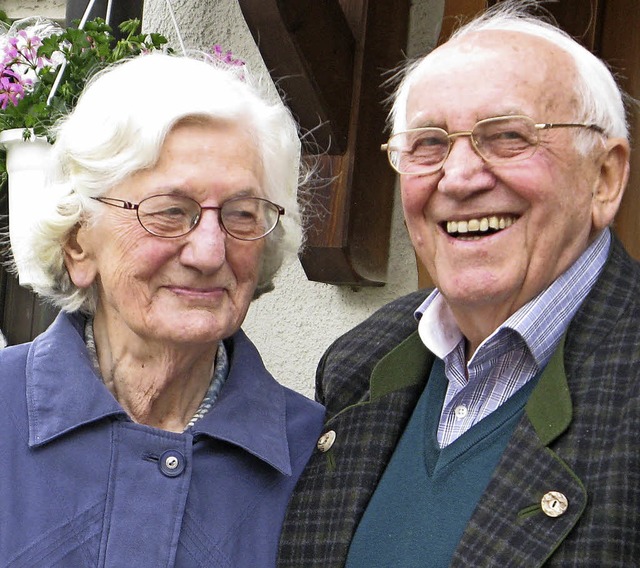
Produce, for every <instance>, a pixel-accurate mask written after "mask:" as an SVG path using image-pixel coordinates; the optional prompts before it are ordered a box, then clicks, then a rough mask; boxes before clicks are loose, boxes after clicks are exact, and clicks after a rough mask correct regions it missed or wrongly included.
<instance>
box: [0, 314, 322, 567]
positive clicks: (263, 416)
mask: <svg viewBox="0 0 640 568" xmlns="http://www.w3.org/2000/svg"><path fill="white" fill-rule="evenodd" d="M83 326H84V321H83V318H82V317H80V316H78V315H69V314H64V313H62V314H60V315H59V316H58V318H57V319H56V321H55V322H54V323H53V324H52V326H51V327H50V328H49V329H48V330H47V331H46V332H45V333H44V334H42V335H41V336H40V337H38V338H37V339H36V340H35V341H33V342H32V343H29V344H24V345H18V346H15V347H8V348H6V349H4V350H2V351H0V392H1V393H2V394H1V396H0V433H1V434H0V455H1V456H3V458H4V460H3V461H4V464H3V465H4V467H2V468H0V567H2V568H4V567H9V566H10V567H11V568H18V567H25V568H38V567H44V566H46V567H48V568H51V567H63V566H64V567H67V568H68V567H73V568H82V567H85V566H86V567H89V566H91V567H92V568H93V567H97V566H100V567H102V566H105V567H123V568H124V567H127V568H133V567H135V568H145V567H149V568H160V567H173V566H176V567H204V566H206V567H207V568H212V567H231V566H233V567H244V566H246V567H268V566H274V564H275V557H276V547H277V540H278V534H279V531H280V527H281V524H282V519H283V515H284V510H285V507H286V504H287V501H288V499H289V495H290V493H291V491H292V489H293V487H294V485H295V483H296V480H297V479H298V477H299V475H300V472H301V471H302V468H303V467H304V465H305V463H306V461H307V459H308V457H309V455H310V454H311V451H312V449H313V447H314V445H315V443H316V440H317V438H318V434H319V430H320V428H321V425H322V419H323V416H324V411H323V409H322V407H321V406H320V405H318V404H316V403H314V402H313V401H311V400H308V399H306V398H304V397H303V396H301V395H299V394H296V393H294V392H292V391H290V390H289V389H286V388H285V387H283V386H281V385H279V384H278V383H277V382H276V381H275V380H274V379H273V377H271V375H270V374H269V373H268V372H267V371H266V370H265V368H264V366H263V364H262V361H261V359H260V356H259V355H258V352H257V350H256V349H255V347H254V346H253V345H252V344H251V342H250V341H249V340H248V339H247V337H246V336H245V335H244V333H243V332H241V331H240V332H238V333H236V334H235V335H234V336H233V337H232V338H231V339H230V340H228V341H227V342H226V344H227V347H228V351H229V353H230V370H229V377H228V379H227V381H226V383H225V385H224V387H223V389H222V391H221V393H220V396H219V398H218V400H217V401H216V404H215V406H214V407H213V408H212V410H211V411H210V412H209V413H208V414H207V415H205V417H204V418H202V419H201V420H199V421H198V422H196V424H195V425H194V426H193V427H192V428H191V429H189V430H188V431H187V432H186V433H183V434H176V433H171V432H165V431H162V430H157V429H154V428H151V427H147V426H143V425H140V424H136V423H134V422H132V421H131V420H130V419H129V417H128V416H127V415H126V413H125V412H124V411H123V409H122V407H121V406H120V405H119V404H118V402H117V401H116V400H115V399H114V398H113V396H112V395H111V394H110V393H109V391H108V390H107V389H106V388H105V386H104V385H103V383H102V381H101V380H100V378H99V377H97V376H96V374H95V373H94V371H93V369H92V366H91V362H90V360H89V356H88V353H87V350H86V347H85V345H84V340H83Z"/></svg>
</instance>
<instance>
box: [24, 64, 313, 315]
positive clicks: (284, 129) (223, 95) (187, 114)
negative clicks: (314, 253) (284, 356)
mask: <svg viewBox="0 0 640 568" xmlns="http://www.w3.org/2000/svg"><path fill="white" fill-rule="evenodd" d="M214 63H215V62H214ZM214 63H212V62H207V61H205V59H204V58H202V59H197V58H194V57H181V56H171V55H166V54H160V53H150V54H146V55H141V56H138V57H135V58H133V59H130V60H126V61H124V62H120V63H118V64H116V65H114V66H113V67H111V68H109V69H107V70H105V71H103V72H101V73H99V74H98V75H97V76H96V77H94V78H93V79H92V80H91V81H90V82H89V84H88V85H87V87H86V88H85V90H84V91H83V94H82V95H81V97H80V99H79V100H78V104H77V106H76V108H75V109H74V111H73V112H72V113H71V114H70V115H69V116H68V117H66V118H65V119H63V120H62V121H61V122H60V124H59V125H58V127H57V129H56V132H55V137H56V142H55V144H54V147H53V160H52V162H53V164H54V170H55V171H54V173H53V175H52V176H51V179H52V181H51V182H50V183H51V190H52V191H54V192H55V193H56V194H57V195H61V197H60V198H59V199H58V200H57V202H56V203H55V204H54V209H53V210H52V211H51V212H50V214H48V215H44V216H43V220H42V221H41V222H40V223H38V229H37V230H36V231H35V232H34V235H33V239H32V240H33V243H32V250H33V255H34V260H35V262H36V263H37V265H38V266H39V267H40V268H41V269H42V271H43V272H44V275H45V276H46V284H44V285H38V286H35V287H34V288H35V291H36V292H37V293H38V294H39V295H41V296H43V297H45V298H48V299H49V300H50V301H51V302H52V303H53V304H54V305H56V306H58V307H60V308H62V309H64V310H66V311H76V310H82V311H86V312H89V313H91V312H93V311H94V310H95V307H96V301H97V290H96V286H95V285H94V286H93V287H92V288H89V289H81V288H78V287H76V286H75V285H74V284H73V282H72V281H71V279H70V278H69V275H68V273H67V270H66V267H65V264H64V252H63V246H64V245H65V243H66V242H67V240H68V238H69V236H70V235H71V233H72V231H73V230H74V229H75V228H76V227H77V226H78V224H79V223H80V222H85V221H86V222H90V221H91V219H92V218H94V217H95V216H97V215H99V214H100V210H99V209H98V208H99V207H100V205H99V204H97V202H95V201H94V200H92V199H91V198H92V197H99V196H101V195H104V194H105V193H106V192H107V191H108V190H109V189H110V188H112V187H114V186H115V185H117V184H118V183H120V182H122V181H123V180H124V179H125V178H127V177H129V176H130V175H132V174H134V173H135V172H138V171H140V170H143V169H145V168H150V167H152V166H153V165H154V164H155V163H156V162H157V160H158V158H159V155H160V151H161V148H162V145H163V143H164V140H165V138H166V136H167V134H168V133H169V132H170V131H171V129H172V128H173V127H175V126H176V125H177V124H178V123H180V122H182V121H185V120H203V121H208V120H211V121H216V122H219V121H225V122H232V123H235V124H240V125H241V126H242V127H243V128H245V129H246V130H247V131H248V132H249V133H250V134H251V136H252V138H253V139H254V140H255V143H256V147H257V149H258V153H259V155H260V158H261V161H262V165H263V172H264V180H263V184H264V186H263V187H264V191H265V196H266V197H267V198H268V199H270V200H272V201H274V202H276V203H278V204H279V205H281V206H283V207H284V208H285V210H286V214H285V215H284V216H283V217H282V218H281V222H280V224H279V225H278V227H277V228H276V230H275V231H273V232H272V233H271V234H270V235H268V236H267V237H266V244H265V252H264V257H263V265H262V270H261V274H260V278H259V282H258V288H257V290H256V296H257V295H259V294H260V293H263V292H266V291H269V290H271V289H272V288H273V284H272V280H273V277H274V275H275V274H276V272H277V271H278V269H279V268H280V266H281V264H282V261H283V258H284V255H285V253H289V254H291V253H293V254H295V253H296V252H297V250H298V248H299V247H300V244H301V239H302V231H301V227H300V218H299V211H298V204H297V190H298V186H299V183H300V182H301V180H302V179H303V178H302V172H301V159H300V141H299V137H298V130H297V127H296V124H295V121H294V120H293V118H292V116H291V114H290V112H289V111H288V110H287V109H286V108H285V106H284V105H283V104H282V103H280V101H276V102H270V101H269V98H268V96H267V95H265V94H262V93H261V92H260V91H259V89H258V87H257V86H256V85H253V84H251V83H250V81H249V78H248V77H247V76H246V74H244V75H241V74H239V73H238V69H237V68H234V67H233V66H221V65H216V64H214Z"/></svg>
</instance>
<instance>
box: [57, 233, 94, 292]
mask: <svg viewBox="0 0 640 568" xmlns="http://www.w3.org/2000/svg"><path fill="white" fill-rule="evenodd" d="M64 264H65V266H66V267H67V272H68V273H69V277H70V278H71V281H72V282H73V283H74V284H75V285H76V286H77V287H78V288H89V287H90V286H91V285H92V284H93V282H94V281H95V279H96V275H97V273H98V268H97V263H96V259H95V255H94V252H93V248H92V243H91V239H90V237H89V231H88V229H87V227H86V225H85V224H84V223H83V224H81V225H78V226H77V227H76V228H75V229H74V230H73V231H72V232H71V234H70V235H69V238H68V239H67V242H66V243H65V245H64Z"/></svg>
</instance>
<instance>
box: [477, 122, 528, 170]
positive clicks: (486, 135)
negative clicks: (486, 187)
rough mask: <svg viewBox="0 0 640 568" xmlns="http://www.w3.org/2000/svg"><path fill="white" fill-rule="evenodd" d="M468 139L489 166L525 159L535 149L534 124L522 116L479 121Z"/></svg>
mask: <svg viewBox="0 0 640 568" xmlns="http://www.w3.org/2000/svg"><path fill="white" fill-rule="evenodd" d="M472 136H473V141H474V143H475V145H476V148H477V150H478V152H479V153H480V155H481V156H482V157H483V158H484V159H485V160H487V161H488V162H493V163H495V162H504V161H508V160H513V159H519V160H521V159H524V158H528V157H530V156H531V155H532V154H533V153H534V152H535V150H536V148H537V147H538V131H537V130H536V127H535V124H534V122H533V120H531V119H530V118H528V117H524V116H508V117H500V118H490V119H487V120H481V121H480V122H478V123H477V124H476V125H475V127H474V129H473V133H472Z"/></svg>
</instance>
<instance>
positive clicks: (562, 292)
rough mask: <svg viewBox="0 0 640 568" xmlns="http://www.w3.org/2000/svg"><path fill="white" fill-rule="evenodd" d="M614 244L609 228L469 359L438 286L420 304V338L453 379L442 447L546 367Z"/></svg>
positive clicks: (445, 409)
mask: <svg viewBox="0 0 640 568" xmlns="http://www.w3.org/2000/svg"><path fill="white" fill-rule="evenodd" d="M610 244H611V233H610V231H609V229H605V230H604V231H603V232H602V233H601V234H600V235H599V236H598V237H597V238H596V239H595V241H594V242H593V243H592V244H591V245H590V246H589V248H587V250H586V251H584V253H582V255H581V256H580V257H579V258H578V260H576V262H575V263H574V264H573V265H572V266H571V267H570V268H569V269H568V270H567V271H566V272H565V273H564V274H562V275H560V276H559V277H558V278H557V279H556V280H555V281H554V282H553V283H552V284H551V285H550V286H549V287H548V288H547V289H546V290H544V291H543V292H541V293H540V294H539V295H538V296H536V297H535V298H533V299H532V300H531V301H530V302H528V303H527V304H525V305H524V306H522V308H520V309H519V310H518V311H517V312H516V313H514V314H513V315H512V316H511V317H510V318H509V319H507V320H506V321H505V322H504V323H503V324H502V325H501V326H500V327H499V328H498V329H496V330H495V331H494V332H493V333H492V334H491V335H490V336H489V337H487V338H486V339H485V340H484V341H483V342H482V343H481V344H480V346H479V347H478V349H477V350H476V351H475V353H474V354H473V356H472V357H471V359H470V360H469V362H468V363H467V362H466V360H465V339H464V337H463V335H462V332H461V331H460V328H459V327H458V325H457V324H456V322H455V320H454V318H453V314H452V313H451V310H450V309H449V307H448V305H447V303H446V301H445V299H444V297H443V296H442V294H440V292H439V291H438V290H434V291H433V292H432V293H431V294H430V295H429V297H428V298H427V299H426V300H425V301H424V302H423V303H422V305H421V306H420V307H419V308H418V309H417V310H416V312H415V316H416V318H418V319H419V324H418V332H419V334H420V338H421V339H422V342H423V343H424V344H425V345H426V347H427V348H428V349H429V350H430V351H431V352H432V353H434V354H435V355H436V356H437V357H439V358H440V359H443V360H444V364H445V373H446V376H447V379H448V380H449V386H448V388H447V393H446V396H445V400H444V404H443V407H442V414H441V416H440V426H439V428H438V442H439V444H440V447H441V448H443V447H445V446H447V445H449V444H450V443H451V442H453V441H454V440H456V439H457V438H458V437H459V436H461V435H462V434H463V433H464V432H466V431H467V430H468V429H469V428H471V427H472V426H473V425H474V424H476V423H477V422H479V421H480V420H482V419H483V418H484V417H485V416H488V415H489V414H490V413H491V412H493V411H494V410H495V409H496V408H498V407H499V406H500V405H501V404H502V403H503V402H505V401H506V400H507V399H508V398H509V397H510V396H511V395H512V394H514V393H515V392H516V391H517V390H518V389H519V388H520V387H522V386H523V385H524V384H526V382H527V381H529V380H530V379H532V378H533V377H535V376H536V375H537V374H538V372H539V371H540V370H542V369H544V367H545V366H546V364H547V363H548V362H549V359H550V358H551V356H552V355H553V352H554V351H555V349H556V347H557V346H558V343H559V342H560V339H561V338H562V336H563V334H564V332H565V331H566V329H567V327H568V326H569V323H570V322H571V319H572V318H573V316H574V315H575V313H576V312H577V311H578V308H579V307H580V305H581V304H582V302H583V301H584V299H585V298H586V296H587V294H588V293H589V292H590V290H591V288H592V287H593V285H594V284H595V281H596V280H597V279H598V276H599V275H600V272H601V271H602V267H603V266H604V263H605V261H606V259H607V255H608V252H609V247H610ZM467 375H468V379H467Z"/></svg>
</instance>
